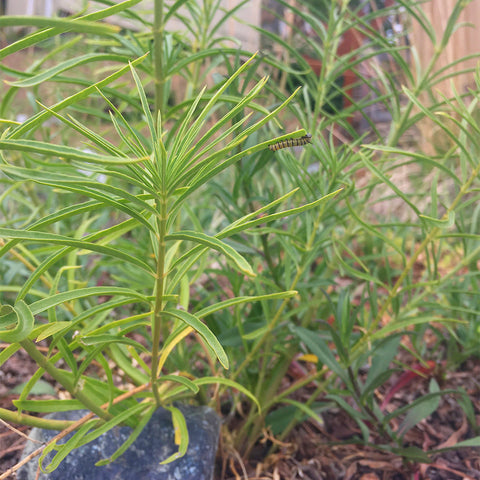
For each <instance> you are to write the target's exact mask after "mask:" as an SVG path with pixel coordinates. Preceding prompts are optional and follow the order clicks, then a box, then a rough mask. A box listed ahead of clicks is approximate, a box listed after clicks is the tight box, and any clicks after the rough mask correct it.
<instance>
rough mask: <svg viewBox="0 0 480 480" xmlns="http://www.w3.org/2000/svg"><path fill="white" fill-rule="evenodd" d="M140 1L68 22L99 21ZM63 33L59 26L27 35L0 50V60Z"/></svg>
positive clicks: (133, 0)
mask: <svg viewBox="0 0 480 480" xmlns="http://www.w3.org/2000/svg"><path fill="white" fill-rule="evenodd" d="M141 1H142V0H126V1H124V2H121V3H119V4H116V5H112V6H110V7H108V8H105V9H103V10H98V11H95V12H92V13H89V14H87V15H84V16H83V17H80V18H75V19H73V20H69V21H70V22H95V21H96V20H101V19H103V18H106V17H108V16H110V15H113V14H115V13H120V12H122V11H123V10H126V9H127V8H129V7H131V6H133V5H136V4H137V3H140V2H141ZM49 20H50V18H49ZM66 20H68V19H66ZM94 25H95V26H98V24H97V23H94ZM103 25H105V24H103ZM48 26H50V27H51V24H49V25H48ZM64 31H65V28H64V26H59V27H53V28H47V29H45V30H41V31H39V32H35V33H33V34H31V35H27V36H26V37H22V38H21V39H20V40H18V41H16V42H14V43H11V44H10V45H8V46H7V47H5V48H4V49H2V50H0V60H1V59H2V58H5V57H6V56H7V55H10V54H11V53H14V52H18V51H19V50H22V49H23V48H26V47H29V46H32V45H36V44H37V43H38V42H40V41H42V40H45V39H47V38H50V37H53V36H55V35H58V34H59V33H62V32H64ZM110 32H111V31H110Z"/></svg>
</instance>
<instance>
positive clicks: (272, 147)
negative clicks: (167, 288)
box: [268, 133, 312, 152]
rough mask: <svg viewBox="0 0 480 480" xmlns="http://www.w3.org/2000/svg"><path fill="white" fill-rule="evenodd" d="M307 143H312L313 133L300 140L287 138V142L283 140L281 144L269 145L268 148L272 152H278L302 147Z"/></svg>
mask: <svg viewBox="0 0 480 480" xmlns="http://www.w3.org/2000/svg"><path fill="white" fill-rule="evenodd" d="M307 143H312V134H311V133H307V134H306V135H304V136H303V137H300V138H287V139H286V140H281V141H280V142H277V143H273V144H272V145H269V146H268V148H269V149H270V150H271V151H272V152H276V151H277V150H281V149H282V148H287V147H300V146H302V145H306V144H307Z"/></svg>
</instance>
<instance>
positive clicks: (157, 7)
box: [153, 0, 165, 122]
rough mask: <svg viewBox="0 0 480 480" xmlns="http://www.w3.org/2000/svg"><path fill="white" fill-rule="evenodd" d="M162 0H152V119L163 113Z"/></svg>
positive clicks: (155, 119)
mask: <svg viewBox="0 0 480 480" xmlns="http://www.w3.org/2000/svg"><path fill="white" fill-rule="evenodd" d="M163 9H164V2H163V0H155V2H154V21H153V62H154V74H155V78H154V82H155V112H154V115H153V118H154V121H155V122H156V121H157V119H158V113H159V112H160V114H162V115H163V113H164V107H165V105H164V98H165V68H164V66H165V59H164V55H163V52H164V51H163V32H164V25H163V22H164V19H163Z"/></svg>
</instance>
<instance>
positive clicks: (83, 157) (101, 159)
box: [0, 17, 148, 165]
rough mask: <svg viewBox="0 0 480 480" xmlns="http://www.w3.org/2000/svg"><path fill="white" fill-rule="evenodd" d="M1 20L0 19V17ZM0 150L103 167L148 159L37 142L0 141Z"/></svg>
mask: <svg viewBox="0 0 480 480" xmlns="http://www.w3.org/2000/svg"><path fill="white" fill-rule="evenodd" d="M0 18H1V17H0ZM0 150H17V151H22V152H32V153H38V154H40V155H48V156H51V157H59V158H66V159H68V160H77V161H82V162H87V163H94V164H96V163H98V164H105V165H122V164H129V163H135V162H143V161H145V160H148V157H142V158H126V157H115V156H107V155H99V154H97V153H90V152H87V151H84V150H79V149H77V148H73V147H68V146H66V145H54V144H52V143H47V142H39V141H37V140H21V139H20V140H0Z"/></svg>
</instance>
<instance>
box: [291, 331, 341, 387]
mask: <svg viewBox="0 0 480 480" xmlns="http://www.w3.org/2000/svg"><path fill="white" fill-rule="evenodd" d="M291 330H292V332H293V333H294V334H295V335H297V336H298V338H299V339H300V340H301V341H302V342H304V343H305V345H306V346H307V348H308V349H309V350H310V352H311V353H313V354H314V355H316V356H317V358H318V360H319V361H320V362H321V363H323V365H325V366H326V367H328V368H329V369H330V370H332V372H335V373H336V374H337V375H338V376H339V377H340V378H341V379H342V380H343V381H344V382H345V383H347V385H349V384H350V381H349V379H348V375H347V371H346V369H345V367H343V366H342V365H340V364H339V363H338V362H337V360H336V358H335V355H334V354H333V353H332V351H331V350H330V348H329V347H328V345H327V343H326V342H325V340H323V338H321V337H320V335H318V333H316V332H313V331H312V330H308V329H306V328H303V327H297V326H292V327H291Z"/></svg>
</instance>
